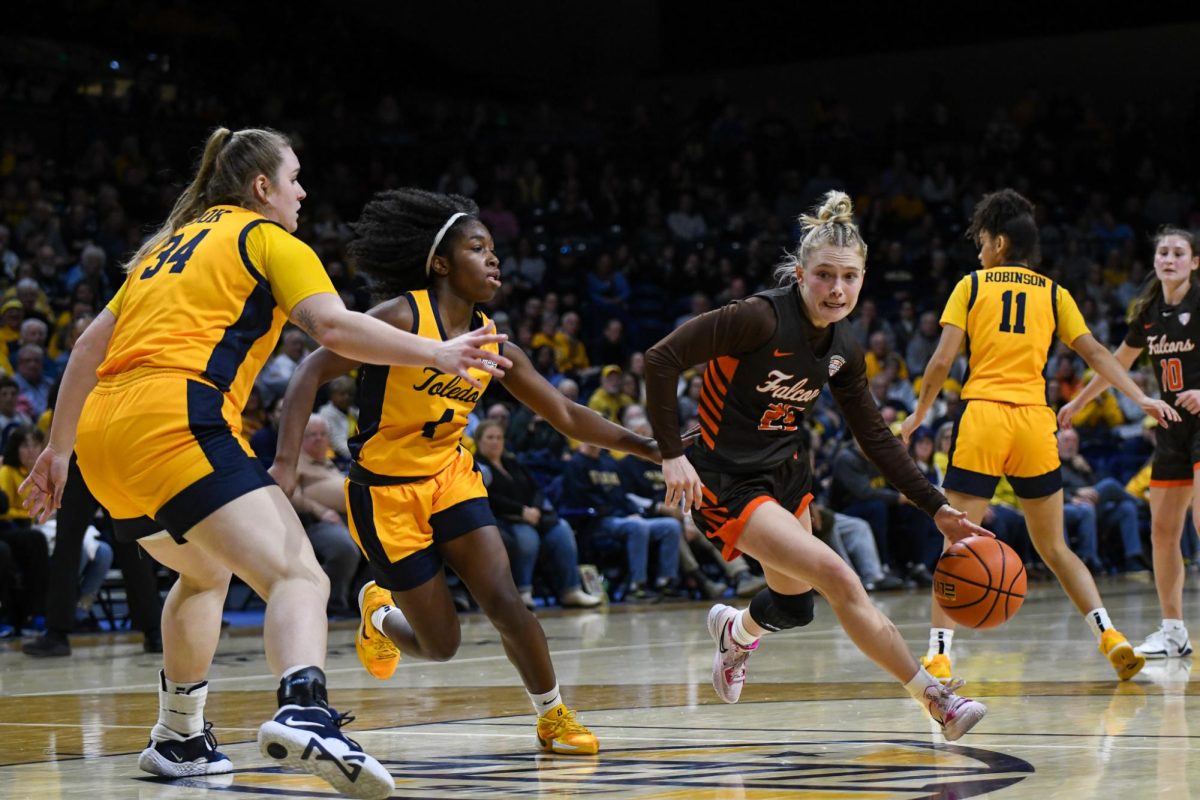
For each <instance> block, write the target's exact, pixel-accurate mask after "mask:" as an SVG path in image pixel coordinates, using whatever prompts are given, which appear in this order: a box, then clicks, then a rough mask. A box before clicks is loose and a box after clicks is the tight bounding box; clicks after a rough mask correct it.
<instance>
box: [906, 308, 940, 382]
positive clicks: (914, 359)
mask: <svg viewBox="0 0 1200 800" xmlns="http://www.w3.org/2000/svg"><path fill="white" fill-rule="evenodd" d="M939 338H941V327H940V326H939V325H938V317H937V314H935V313H934V312H932V311H926V312H924V313H923V314H921V319H920V321H919V322H918V323H917V330H916V332H914V333H913V336H912V338H911V339H909V341H908V347H907V349H906V350H905V354H904V355H905V362H906V363H907V364H908V368H909V369H911V370H912V374H913V375H921V374H923V373H924V372H925V365H926V364H928V363H929V359H930V358H931V357H932V356H933V351H934V350H936V349H937V343H938V339H939Z"/></svg>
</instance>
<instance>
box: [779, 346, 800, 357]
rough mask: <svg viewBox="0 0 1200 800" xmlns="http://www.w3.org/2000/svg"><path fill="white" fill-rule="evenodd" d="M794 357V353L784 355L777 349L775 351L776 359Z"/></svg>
mask: <svg viewBox="0 0 1200 800" xmlns="http://www.w3.org/2000/svg"><path fill="white" fill-rule="evenodd" d="M794 355H796V354H795V353H784V352H781V351H780V350H779V348H776V349H775V357H776V358H787V357H788V356H794Z"/></svg>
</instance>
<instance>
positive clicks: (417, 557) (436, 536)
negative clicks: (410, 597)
mask: <svg viewBox="0 0 1200 800" xmlns="http://www.w3.org/2000/svg"><path fill="white" fill-rule="evenodd" d="M346 510H347V512H348V514H347V516H348V517H349V519H350V535H351V536H353V537H354V540H355V541H356V542H358V546H359V549H361V550H362V551H363V554H364V555H366V557H367V562H368V563H369V564H370V565H371V572H372V574H373V576H374V578H375V582H376V583H378V584H379V585H380V586H382V587H383V588H385V589H389V590H392V591H397V592H402V591H406V590H408V589H415V588H416V587H418V586H420V585H421V584H423V583H425V582H426V581H428V580H429V579H430V578H432V577H434V576H435V575H437V574H438V573H439V572H441V570H442V557H441V555H440V554H439V553H438V551H437V547H436V545H439V544H443V543H445V542H448V541H451V540H453V539H457V538H458V537H459V536H462V535H464V534H467V533H470V532H471V531H474V530H478V529H479V528H483V527H486V526H488V525H495V524H496V517H495V516H494V515H493V514H492V507H491V504H490V503H488V497H487V487H485V486H484V485H483V477H482V476H481V475H480V473H479V470H478V469H477V468H476V466H475V459H474V458H472V457H471V454H470V453H468V452H467V451H466V450H464V449H462V448H461V447H459V448H458V453H457V455H456V457H455V458H454V460H453V461H451V462H450V464H449V465H448V466H447V467H445V468H444V469H443V470H442V471H441V472H439V473H437V474H436V475H433V476H430V477H421V478H389V477H387V476H371V475H370V473H367V472H366V471H365V470H362V469H355V470H352V471H351V478H349V479H347V481H346Z"/></svg>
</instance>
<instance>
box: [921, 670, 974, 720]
mask: <svg viewBox="0 0 1200 800" xmlns="http://www.w3.org/2000/svg"><path fill="white" fill-rule="evenodd" d="M966 684H967V682H966V681H965V680H963V679H962V678H951V680H950V682H949V683H946V684H936V685H934V686H930V687H929V689H933V690H934V695H933V697H930V698H929V704H930V711H932V710H933V707H936V708H937V709H938V711H940V712H941V715H942V716H941V719H939V720H938V722H940V723H943V724H944V723H945V722H946V715H947V714H949V713H951V712H953V711H954V709H955V708H957V707H958V706H959V705H962V703H963V702H965V701H966V698H963V697H957V696H954V693H955V692H957V691H958V690H959V689H961V688H962V687H963V686H965V685H966ZM929 689H926V690H925V691H926V692H927V693H928V691H929ZM926 696H927V697H928V694H927V695H926ZM952 697H953V699H954V700H957V701H958V702H957V703H953V704H952V705H951V704H949V703H948V702H947V701H949V700H950V699H951V698H952Z"/></svg>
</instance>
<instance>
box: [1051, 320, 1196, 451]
mask: <svg viewBox="0 0 1200 800" xmlns="http://www.w3.org/2000/svg"><path fill="white" fill-rule="evenodd" d="M1071 349H1072V350H1074V351H1075V352H1076V353H1078V354H1079V355H1080V357H1081V358H1083V360H1084V361H1086V362H1087V364H1088V366H1089V367H1091V368H1092V369H1094V370H1096V373H1097V374H1099V375H1101V376H1103V377H1104V379H1105V380H1107V381H1108V382H1110V383H1111V384H1112V385H1113V386H1115V387H1117V390H1118V391H1120V392H1121V394H1123V395H1125V396H1126V397H1128V398H1129V399H1130V400H1132V401H1133V402H1135V403H1137V404H1138V405H1139V406H1141V408H1142V410H1143V411H1145V412H1146V413H1147V414H1149V415H1150V416H1152V417H1154V418H1155V419H1156V420H1158V424H1159V425H1162V426H1163V427H1164V428H1165V427H1167V426H1168V425H1169V424H1170V423H1172V422H1178V421H1179V412H1178V411H1176V410H1175V409H1174V408H1172V407H1171V406H1170V404H1168V403H1166V402H1164V401H1162V400H1154V399H1152V398H1149V397H1147V396H1146V393H1145V392H1143V391H1142V390H1141V389H1139V388H1138V386H1137V384H1136V383H1134V382H1133V378H1130V377H1129V372H1128V368H1127V367H1126V366H1125V365H1124V364H1122V363H1121V362H1120V361H1118V360H1117V359H1116V357H1115V356H1114V355H1113V354H1112V353H1110V352H1108V350H1106V349H1105V348H1104V345H1102V344H1100V343H1099V342H1098V341H1096V337H1095V336H1092V335H1091V334H1090V333H1085V334H1083V335H1082V336H1079V337H1077V338H1076V339H1075V341H1073V342H1071Z"/></svg>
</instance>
